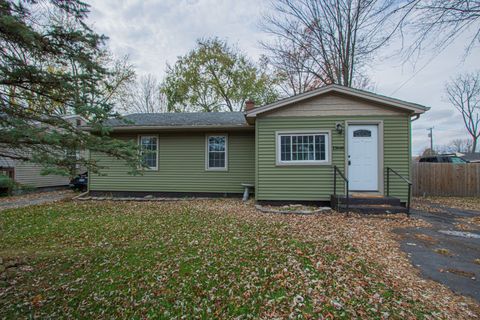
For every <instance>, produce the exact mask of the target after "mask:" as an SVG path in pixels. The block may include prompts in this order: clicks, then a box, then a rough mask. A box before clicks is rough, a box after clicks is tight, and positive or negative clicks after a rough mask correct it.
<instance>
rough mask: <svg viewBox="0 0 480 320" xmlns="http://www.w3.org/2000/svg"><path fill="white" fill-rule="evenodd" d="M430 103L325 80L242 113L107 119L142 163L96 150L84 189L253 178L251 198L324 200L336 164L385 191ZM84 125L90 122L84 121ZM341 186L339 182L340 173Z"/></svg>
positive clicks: (166, 191) (227, 186)
mask: <svg viewBox="0 0 480 320" xmlns="http://www.w3.org/2000/svg"><path fill="white" fill-rule="evenodd" d="M427 110H428V108H427V107H424V106H421V105H418V104H414V103H409V102H405V101H400V100H397V99H392V98H389V97H385V96H381V95H377V94H373V93H369V92H365V91H361V90H355V89H351V88H347V87H343V86H338V85H330V86H326V87H323V88H320V89H317V90H313V91H310V92H307V93H303V94H300V95H297V96H293V97H290V98H287V99H283V100H280V101H278V102H275V103H272V104H269V105H266V106H262V107H258V108H254V107H253V106H251V105H250V106H249V105H247V111H246V113H241V112H231V113H226V112H225V113H224V112H218V113H165V114H133V115H129V116H126V118H127V119H128V120H129V121H132V122H133V123H134V124H125V123H122V122H120V121H118V120H111V121H109V122H108V123H107V125H109V126H111V127H112V128H113V131H112V135H113V136H115V137H118V138H120V139H130V140H134V141H137V142H138V143H139V144H140V145H141V146H142V147H143V148H144V149H147V150H150V152H149V153H147V154H146V155H145V162H146V163H147V164H148V165H149V166H150V169H148V170H145V172H144V174H143V175H136V176H132V175H129V174H128V173H127V172H128V168H127V167H126V165H125V164H124V163H123V162H122V161H120V160H116V159H113V158H110V157H107V156H105V155H102V154H99V153H92V154H91V157H92V158H93V159H95V160H98V161H99V165H101V166H102V165H103V166H105V169H103V170H102V172H101V173H102V174H101V175H98V174H92V175H91V176H90V181H89V184H90V185H89V189H90V193H91V194H92V195H100V194H102V195H103V194H114V195H115V194H116V195H146V194H157V195H189V194H190V195H191V194H194V195H222V196H225V195H236V194H241V193H242V192H243V187H242V185H241V184H242V183H251V184H255V197H256V200H257V201H269V202H270V201H292V202H300V201H315V202H327V201H330V197H331V195H332V193H333V183H334V166H337V167H338V169H339V170H340V171H341V172H343V173H344V174H345V176H346V177H348V179H349V182H350V191H352V192H356V193H359V192H362V193H369V194H374V195H380V196H381V195H383V194H385V192H386V171H387V167H390V168H392V169H394V170H395V171H397V172H398V173H399V174H400V175H402V176H404V177H406V178H408V177H409V174H410V158H411V121H412V118H416V117H418V116H419V115H420V114H422V113H424V112H425V111H427ZM87 130H89V128H87ZM338 185H339V186H342V187H340V188H339V189H340V191H341V190H343V182H342V180H341V179H340V177H339V176H338ZM407 191H408V186H407V184H405V183H404V182H403V181H402V180H401V179H396V178H391V181H390V195H394V196H397V197H399V198H400V199H401V200H402V201H403V202H405V201H407Z"/></svg>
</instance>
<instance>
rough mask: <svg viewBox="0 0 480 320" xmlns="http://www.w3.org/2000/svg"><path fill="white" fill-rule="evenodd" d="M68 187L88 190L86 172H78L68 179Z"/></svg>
mask: <svg viewBox="0 0 480 320" xmlns="http://www.w3.org/2000/svg"><path fill="white" fill-rule="evenodd" d="M70 188H72V189H75V190H80V191H87V190H88V172H84V173H82V174H79V175H78V176H76V177H75V178H73V179H72V180H70Z"/></svg>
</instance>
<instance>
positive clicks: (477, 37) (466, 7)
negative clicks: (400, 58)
mask: <svg viewBox="0 0 480 320" xmlns="http://www.w3.org/2000/svg"><path fill="white" fill-rule="evenodd" d="M386 18H387V19H389V20H391V21H396V23H397V26H396V28H394V29H393V31H394V32H397V31H400V34H401V35H402V38H403V35H405V34H406V35H409V37H411V38H412V39H413V41H411V43H408V42H407V48H406V49H407V50H404V52H405V53H406V57H407V58H410V57H411V56H413V55H416V54H419V53H420V52H421V50H422V49H424V48H425V47H429V46H433V48H434V51H435V52H438V51H440V50H443V49H444V48H446V47H447V46H448V45H449V44H451V43H452V42H454V41H455V40H456V39H458V37H459V36H460V35H462V34H467V35H468V38H469V39H470V40H469V41H468V43H467V45H466V48H465V54H466V55H467V54H469V53H470V52H471V50H472V49H473V48H474V47H475V46H478V45H480V0H408V1H404V2H402V4H401V5H400V6H399V7H398V8H397V9H396V10H393V11H392V12H390V14H389V15H388V16H387V17H386ZM468 33H469V34H468ZM403 40H405V39H403Z"/></svg>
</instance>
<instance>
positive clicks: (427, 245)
mask: <svg viewBox="0 0 480 320" xmlns="http://www.w3.org/2000/svg"><path fill="white" fill-rule="evenodd" d="M427 205H428V207H429V209H428V212H427V210H425V211H424V210H422V211H420V210H412V217H414V218H417V219H423V220H425V221H427V222H429V223H430V224H431V227H429V228H421V227H419V228H408V229H397V230H396V233H398V234H400V235H401V236H402V241H401V248H402V250H404V251H405V252H407V253H408V255H409V258H410V260H411V261H412V263H413V264H414V265H415V266H417V267H418V268H419V269H420V270H421V273H422V275H423V276H424V277H426V278H429V279H433V280H435V281H438V282H440V283H442V284H444V285H446V286H447V287H449V288H450V289H452V290H453V291H454V292H456V293H458V294H462V295H466V296H470V297H472V298H474V299H475V300H477V301H479V302H480V279H479V278H480V226H479V225H478V222H477V223H473V222H472V218H475V217H477V218H478V217H480V211H471V210H460V209H454V208H450V207H446V206H442V205H438V204H435V203H427ZM477 221H478V220H477Z"/></svg>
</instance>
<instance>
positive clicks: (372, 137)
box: [347, 124, 379, 191]
mask: <svg viewBox="0 0 480 320" xmlns="http://www.w3.org/2000/svg"><path fill="white" fill-rule="evenodd" d="M347 161H348V180H349V182H350V186H349V188H350V190H352V191H378V189H379V188H378V125H370V124H367V125H363V124H362V125H357V124H355V125H349V126H348V160H347Z"/></svg>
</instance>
